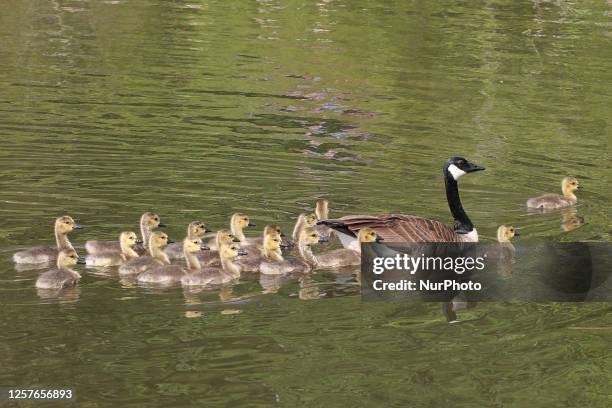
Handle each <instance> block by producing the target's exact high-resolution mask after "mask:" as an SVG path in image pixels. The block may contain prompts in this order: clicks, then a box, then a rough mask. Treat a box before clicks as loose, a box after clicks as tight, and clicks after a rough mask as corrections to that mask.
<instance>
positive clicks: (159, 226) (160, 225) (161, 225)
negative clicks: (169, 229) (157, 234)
mask: <svg viewBox="0 0 612 408" xmlns="http://www.w3.org/2000/svg"><path fill="white" fill-rule="evenodd" d="M165 227H166V224H162V223H161V222H160V223H159V225H158V226H157V228H165Z"/></svg>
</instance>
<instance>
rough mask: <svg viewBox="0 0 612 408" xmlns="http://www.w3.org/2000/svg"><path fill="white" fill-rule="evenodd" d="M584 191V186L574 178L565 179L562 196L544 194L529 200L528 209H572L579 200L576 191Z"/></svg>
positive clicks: (562, 184) (562, 182) (562, 185)
mask: <svg viewBox="0 0 612 408" xmlns="http://www.w3.org/2000/svg"><path fill="white" fill-rule="evenodd" d="M580 189H582V185H580V184H579V183H578V180H576V178H574V177H565V178H564V179H563V180H562V181H561V191H562V192H563V195H560V194H552V193H551V194H544V195H542V196H539V197H534V198H530V199H529V200H527V208H531V209H538V210H554V209H557V208H565V207H571V206H572V205H575V204H576V202H577V201H578V199H577V198H576V196H575V195H574V191H576V190H580Z"/></svg>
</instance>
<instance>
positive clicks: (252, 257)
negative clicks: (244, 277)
mask: <svg viewBox="0 0 612 408" xmlns="http://www.w3.org/2000/svg"><path fill="white" fill-rule="evenodd" d="M275 240H278V243H279V245H280V242H281V236H280V234H279V233H277V232H276V231H275V230H270V231H269V232H268V235H266V238H265V240H264V246H263V247H261V248H258V247H255V246H250V247H247V248H245V249H246V251H247V252H248V255H247V256H244V257H241V258H240V260H239V261H238V264H239V265H240V268H241V269H242V272H258V271H259V265H260V264H261V263H262V262H263V261H264V260H265V259H266V254H267V253H268V252H267V251H268V249H269V248H266V246H265V244H266V243H267V244H268V245H271V242H273V241H275Z"/></svg>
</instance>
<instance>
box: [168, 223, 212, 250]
mask: <svg viewBox="0 0 612 408" xmlns="http://www.w3.org/2000/svg"><path fill="white" fill-rule="evenodd" d="M207 232H210V231H209V230H208V229H207V228H206V226H205V225H204V223H203V222H202V221H192V222H191V223H189V225H188V226H187V238H190V239H195V238H199V239H202V238H203V237H204V235H205V234H206V233H207ZM164 253H165V254H166V256H168V258H169V259H183V258H184V257H185V255H184V251H183V242H175V243H173V244H169V245H168V246H166V248H164Z"/></svg>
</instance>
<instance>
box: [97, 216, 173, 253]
mask: <svg viewBox="0 0 612 408" xmlns="http://www.w3.org/2000/svg"><path fill="white" fill-rule="evenodd" d="M162 227H165V225H164V224H162V223H161V222H160V218H159V215H157V214H155V213H152V212H146V213H144V214H142V215H141V216H140V233H141V236H142V242H143V243H144V245H148V243H149V238H150V236H151V233H152V232H153V230H154V229H156V228H162ZM133 249H134V250H135V251H136V252H137V253H138V254H139V255H143V254H144V253H145V252H146V251H145V249H146V248H144V247H140V246H134V248H133ZM85 250H86V251H87V253H88V254H90V255H97V254H100V253H109V252H115V253H118V254H120V253H121V245H120V243H119V242H118V241H97V240H93V241H87V242H85Z"/></svg>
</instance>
